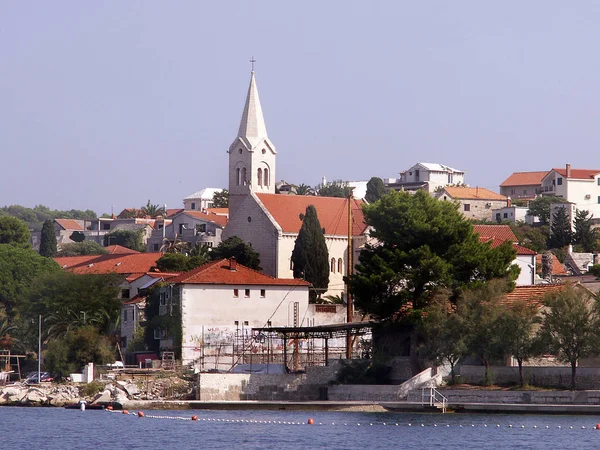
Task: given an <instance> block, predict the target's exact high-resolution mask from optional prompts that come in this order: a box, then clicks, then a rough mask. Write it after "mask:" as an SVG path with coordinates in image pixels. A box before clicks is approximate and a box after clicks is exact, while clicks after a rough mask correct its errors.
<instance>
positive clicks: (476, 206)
mask: <svg viewBox="0 0 600 450" xmlns="http://www.w3.org/2000/svg"><path fill="white" fill-rule="evenodd" d="M436 196H437V198H438V199H440V200H443V201H456V202H458V203H459V205H460V208H459V211H460V212H462V214H463V215H464V216H465V217H466V218H467V219H474V220H494V218H493V217H492V210H494V209H499V208H503V207H504V206H510V205H509V204H508V198H507V197H506V196H505V195H500V194H496V193H495V192H492V191H490V190H489V189H485V188H481V187H473V188H472V187H462V186H461V187H455V186H446V187H444V188H442V190H441V191H439V192H438V193H437V194H436Z"/></svg>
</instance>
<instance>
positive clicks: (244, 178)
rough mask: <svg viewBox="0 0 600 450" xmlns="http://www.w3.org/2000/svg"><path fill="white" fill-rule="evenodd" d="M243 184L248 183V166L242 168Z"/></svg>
mask: <svg viewBox="0 0 600 450" xmlns="http://www.w3.org/2000/svg"><path fill="white" fill-rule="evenodd" d="M242 184H243V185H244V186H246V185H247V184H248V174H247V173H246V168H245V167H244V168H243V169H242Z"/></svg>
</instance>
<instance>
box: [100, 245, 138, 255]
mask: <svg viewBox="0 0 600 450" xmlns="http://www.w3.org/2000/svg"><path fill="white" fill-rule="evenodd" d="M105 248H106V251H107V252H108V253H110V254H111V255H127V254H131V253H139V252H138V251H136V250H132V249H130V248H127V247H123V246H122V245H109V246H107V247H105Z"/></svg>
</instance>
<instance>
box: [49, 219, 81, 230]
mask: <svg viewBox="0 0 600 450" xmlns="http://www.w3.org/2000/svg"><path fill="white" fill-rule="evenodd" d="M54 221H55V222H56V223H57V224H59V225H60V226H61V227H63V228H64V229H65V230H75V231H83V226H82V225H81V222H79V220H75V219H54Z"/></svg>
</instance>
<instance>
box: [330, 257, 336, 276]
mask: <svg viewBox="0 0 600 450" xmlns="http://www.w3.org/2000/svg"><path fill="white" fill-rule="evenodd" d="M330 270H331V273H335V258H331V267H330Z"/></svg>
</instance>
